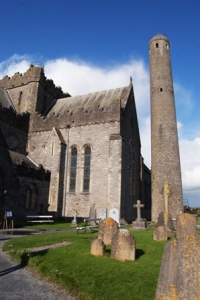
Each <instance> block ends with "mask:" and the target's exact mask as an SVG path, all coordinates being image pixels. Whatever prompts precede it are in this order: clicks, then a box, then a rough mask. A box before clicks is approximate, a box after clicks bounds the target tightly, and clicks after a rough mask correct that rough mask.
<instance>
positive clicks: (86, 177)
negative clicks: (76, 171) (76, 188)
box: [83, 146, 91, 192]
mask: <svg viewBox="0 0 200 300" xmlns="http://www.w3.org/2000/svg"><path fill="white" fill-rule="evenodd" d="M90 162H91V148H90V147H89V146H87V147H86V148H85V152H84V173H83V192H89V190H90Z"/></svg>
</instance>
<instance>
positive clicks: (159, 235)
mask: <svg viewBox="0 0 200 300" xmlns="http://www.w3.org/2000/svg"><path fill="white" fill-rule="evenodd" d="M153 239H154V241H167V239H168V230H167V227H166V226H157V227H156V228H155V229H154V233H153Z"/></svg>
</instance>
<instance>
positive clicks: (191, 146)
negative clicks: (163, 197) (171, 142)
mask: <svg viewBox="0 0 200 300" xmlns="http://www.w3.org/2000/svg"><path fill="white" fill-rule="evenodd" d="M179 144H180V157H181V168H182V180H183V186H184V190H185V191H188V190H197V189H200V156H199V153H200V138H199V137H197V138H195V139H194V140H191V141H189V140H180V142H179Z"/></svg>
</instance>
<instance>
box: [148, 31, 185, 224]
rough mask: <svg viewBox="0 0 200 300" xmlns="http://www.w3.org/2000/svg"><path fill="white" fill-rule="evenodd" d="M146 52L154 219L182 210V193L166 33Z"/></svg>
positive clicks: (175, 214)
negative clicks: (148, 67) (148, 64)
mask: <svg viewBox="0 0 200 300" xmlns="http://www.w3.org/2000/svg"><path fill="white" fill-rule="evenodd" d="M149 56H150V93H151V163H152V221H155V222H157V220H158V216H159V213H160V212H162V211H166V210H167V211H169V212H170V213H171V215H172V218H176V216H177V215H178V214H180V213H182V212H183V195H182V181H181V168H180V156H179V145H178V133H177V122H176V111H175V101H174V90H173V81H172V70H171V60H170V43H169V40H168V39H167V37H166V36H164V35H162V34H159V35H155V36H154V37H153V38H152V39H151V40H150V42H149ZM163 185H164V188H163ZM166 200H167V207H166Z"/></svg>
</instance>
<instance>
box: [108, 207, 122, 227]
mask: <svg viewBox="0 0 200 300" xmlns="http://www.w3.org/2000/svg"><path fill="white" fill-rule="evenodd" d="M109 217H110V218H112V219H113V220H115V221H116V222H117V223H118V224H119V225H120V216H119V210H118V209H117V208H112V209H110V211H109Z"/></svg>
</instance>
